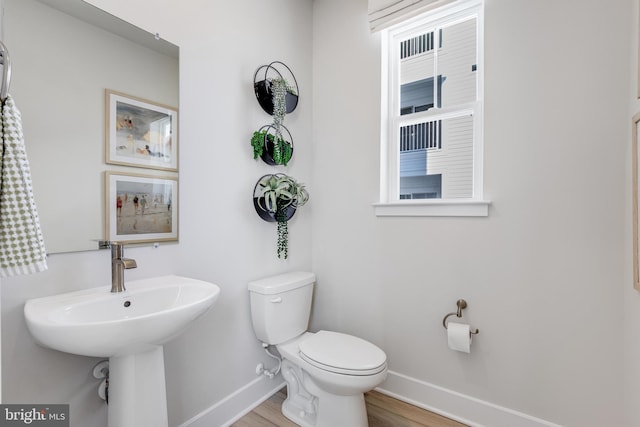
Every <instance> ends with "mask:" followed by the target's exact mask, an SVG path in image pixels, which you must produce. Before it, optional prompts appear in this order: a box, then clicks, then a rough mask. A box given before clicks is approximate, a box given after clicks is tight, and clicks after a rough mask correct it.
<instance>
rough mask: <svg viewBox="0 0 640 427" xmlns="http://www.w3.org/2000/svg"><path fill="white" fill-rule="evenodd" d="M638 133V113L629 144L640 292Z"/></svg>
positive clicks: (635, 264) (636, 282)
mask: <svg viewBox="0 0 640 427" xmlns="http://www.w3.org/2000/svg"><path fill="white" fill-rule="evenodd" d="M639 131H640V113H637V114H636V115H635V116H633V119H632V128H631V135H632V144H631V153H632V154H631V158H632V173H631V175H632V180H633V185H632V187H633V189H632V200H633V201H632V205H633V206H632V218H633V287H634V288H635V289H636V290H637V291H640V240H639V239H640V231H639V228H638V212H639V211H640V206H639V203H640V194H638V192H639V191H640V182H639V181H638V180H639V176H638V165H639V160H640V159H639V158H638V156H640V150H638V134H639Z"/></svg>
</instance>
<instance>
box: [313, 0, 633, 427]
mask: <svg viewBox="0 0 640 427" xmlns="http://www.w3.org/2000/svg"><path fill="white" fill-rule="evenodd" d="M631 3H632V2H631V1H630V0H619V1H615V2H589V3H586V4H585V3H584V2H581V1H578V0H573V1H564V2H555V3H553V4H552V3H549V2H543V3H541V2H529V1H525V0H515V1H514V0H486V70H485V84H486V86H485V89H486V94H487V95H486V108H485V119H486V120H485V174H484V175H485V195H486V196H487V198H488V199H490V200H492V202H493V203H492V206H491V209H490V214H489V217H488V218H467V219H465V218H376V217H374V213H373V208H372V207H371V203H373V202H375V201H376V200H377V197H378V161H379V154H378V139H379V131H378V126H379V118H378V117H379V110H378V104H379V102H378V99H379V98H378V97H379V79H380V71H379V70H380V64H379V60H378V58H379V49H378V46H379V36H378V35H370V34H369V32H368V28H367V23H366V19H367V17H366V14H367V1H366V0H354V1H350V2H342V1H339V0H314V68H313V75H314V82H313V83H314V99H313V101H314V102H313V112H314V116H313V129H314V131H313V135H314V151H313V162H314V165H315V168H314V176H313V182H314V183H318V182H322V187H321V189H320V190H319V191H316V194H315V204H314V218H313V241H312V247H313V267H314V270H315V271H316V272H317V274H318V287H317V299H316V306H315V317H314V327H316V328H320V327H322V328H335V329H340V330H345V331H348V332H352V333H355V334H358V335H361V336H363V337H366V338H369V339H370V340H372V341H374V342H376V343H377V344H379V345H380V346H381V347H382V348H383V349H384V350H385V351H386V352H387V355H388V357H389V365H390V369H391V370H392V371H394V373H393V374H392V375H391V380H390V381H389V382H388V383H387V384H384V385H383V386H382V387H383V388H386V389H387V390H388V391H391V392H394V393H397V394H400V395H404V396H410V397H412V398H413V399H414V400H416V401H417V402H418V403H421V404H423V405H426V406H432V407H435V409H437V410H445V411H449V412H451V413H452V414H453V415H455V416H457V417H461V418H467V419H468V420H470V421H475V422H476V423H482V424H484V425H491V426H492V427H494V426H500V425H504V426H510V427H513V426H515V425H529V424H525V423H526V422H529V421H531V420H530V419H528V418H527V417H525V416H524V415H521V414H515V417H511V418H509V421H503V420H499V419H498V418H499V416H502V415H504V413H505V412H508V411H501V410H499V408H498V410H496V411H494V409H495V408H493V407H492V406H491V405H490V404H493V405H499V406H501V407H506V408H509V409H510V410H513V411H518V412H520V413H523V414H529V415H531V416H534V417H537V418H539V419H543V420H547V421H549V422H553V423H558V424H561V425H566V426H579V427H585V426H594V427H596V426H603V425H608V426H614V425H616V426H618V425H623V415H622V414H623V403H622V402H623V390H622V387H621V384H622V378H623V369H622V360H623V350H624V346H623V344H622V340H623V338H624V337H625V334H624V333H623V328H622V323H623V308H624V305H623V297H624V294H625V292H628V293H630V291H623V286H624V288H625V289H628V288H629V286H631V282H630V280H628V279H629V277H628V274H627V273H626V272H627V271H630V269H629V268H625V262H624V261H625V259H626V257H628V255H627V254H628V252H629V251H630V249H631V248H630V246H629V244H628V243H629V242H628V240H627V238H626V237H625V233H624V232H625V231H628V230H629V227H627V225H628V224H629V221H630V215H629V214H630V209H628V196H629V191H628V190H629V188H628V184H627V183H628V175H627V174H626V173H625V171H626V168H627V164H629V163H630V161H629V157H628V152H629V150H628V148H629V136H630V134H629V122H630V115H629V111H628V107H627V100H628V99H629V93H630V90H631V89H630V86H629V79H628V70H629V69H630V67H629V52H630V49H631V47H630V40H631V39H630V37H631V36H630V35H631V19H632V18H631V17H632V16H637V14H636V15H633V14H632V13H631V12H632V10H631ZM594 58H597V61H594ZM327 88H331V90H327ZM336 95H337V97H336ZM354 167H355V173H353V171H354ZM327 170H330V171H331V173H326V172H327ZM345 185H348V188H349V191H340V190H336V191H334V192H331V188H332V187H334V188H335V187H337V188H338V189H344V187H345ZM345 241H348V242H349V244H345V243H344V242H345ZM627 267H628V266H627ZM634 297H635V295H634ZM458 298H465V299H466V300H467V301H468V303H469V308H468V309H467V310H466V311H465V319H466V320H468V321H469V322H470V323H472V325H473V326H475V327H478V328H480V335H479V336H478V337H477V338H476V339H474V345H473V351H472V353H471V354H470V355H466V354H461V353H454V352H452V351H450V350H448V349H447V346H446V334H445V331H444V329H443V327H442V323H441V322H442V318H443V316H444V315H445V314H446V313H448V312H451V311H454V310H455V302H456V300H457V299H458ZM627 336H628V335H627ZM636 351H637V349H636ZM636 360H637V359H636ZM635 366H636V367H637V362H636V364H635ZM407 377H408V378H407ZM633 377H634V378H635V379H636V382H637V375H634V376H633ZM630 382H631V380H630ZM413 386H415V387H417V388H419V389H420V390H421V391H422V392H423V394H422V395H420V394H414V395H412V393H413V390H412V389H411V387H413ZM440 388H444V389H445V391H443V390H442V389H440ZM446 390H450V391H453V392H455V393H447V392H446ZM456 393H461V394H462V395H463V396H462V397H461V396H457V395H455V394H456ZM443 395H446V397H448V398H449V399H450V400H455V399H458V400H456V401H458V402H462V404H461V405H458V406H457V407H453V408H450V407H446V405H445V404H446V403H448V401H446V400H443V401H442V402H444V403H443V404H442V406H439V405H440V404H439V403H437V402H436V401H435V400H434V399H432V398H431V397H432V396H434V397H438V398H440V397H443ZM464 396H468V397H472V398H475V399H480V400H481V401H484V402H487V403H488V404H486V405H480V406H482V407H483V409H484V410H485V412H487V411H488V412H490V414H489V415H488V416H485V415H483V414H481V413H480V412H478V411H476V410H474V409H473V408H472V407H474V406H476V403H477V402H476V401H473V399H466V398H465V397H464ZM494 413H495V414H494ZM494 415H495V416H494ZM491 417H493V418H491ZM514 422H515V423H514ZM535 422H537V423H538V424H534V425H540V423H542V421H540V420H537V421H535ZM629 425H637V423H635V424H629Z"/></svg>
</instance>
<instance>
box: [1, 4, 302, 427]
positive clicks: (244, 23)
mask: <svg viewBox="0 0 640 427" xmlns="http://www.w3.org/2000/svg"><path fill="white" fill-rule="evenodd" d="M91 3H92V4H95V5H97V6H99V7H102V8H104V9H105V10H107V11H109V12H112V13H114V14H116V15H118V16H120V17H123V18H124V19H126V20H129V21H132V22H133V23H134V24H137V25H139V26H142V27H143V28H145V29H148V30H149V31H151V32H154V33H155V32H159V33H160V34H161V35H162V36H163V37H164V38H166V39H168V40H170V41H172V42H174V43H176V44H178V45H179V46H180V48H181V51H180V81H181V86H180V114H181V116H180V137H181V138H180V139H181V141H180V144H181V146H180V203H181V205H180V209H181V210H180V244H179V245H162V246H161V247H160V248H159V249H158V250H154V249H152V248H150V247H142V248H131V249H127V256H131V257H133V258H136V260H137V261H138V268H137V269H136V270H128V271H127V273H126V277H127V278H129V279H134V278H138V277H149V276H154V275H158V274H163V273H169V272H172V273H178V274H183V275H187V276H191V277H196V278H200V279H205V280H210V281H212V282H215V283H217V284H218V285H220V287H221V296H220V299H219V300H218V302H217V303H216V306H215V307H214V308H213V309H212V310H211V311H210V312H209V313H208V314H206V315H205V316H204V317H203V318H201V319H199V320H198V322H197V323H196V324H195V325H194V326H193V327H192V328H191V329H190V330H189V331H187V332H186V333H185V334H184V335H183V336H181V337H180V338H178V339H177V340H175V341H174V342H172V343H170V344H168V345H167V346H166V347H165V363H166V374H167V393H168V405H169V422H170V425H171V426H176V425H178V424H180V423H183V422H185V421H187V420H189V419H191V418H192V417H195V416H196V415H198V414H199V413H200V412H201V411H205V410H207V409H210V408H211V407H212V406H213V405H215V404H217V403H219V402H220V401H222V400H223V399H224V398H226V397H227V396H229V395H231V394H232V393H234V392H236V391H238V390H241V389H242V388H243V387H245V386H247V385H248V384H250V383H251V382H252V381H254V379H256V376H255V367H256V365H257V364H258V363H259V362H264V363H265V364H267V366H271V364H272V363H273V361H272V360H271V359H268V358H267V357H266V356H265V354H264V352H263V351H262V349H261V347H260V344H259V342H258V341H257V340H256V339H255V337H254V335H253V330H252V328H251V323H250V317H249V300H248V293H247V288H246V284H247V282H248V281H250V280H253V279H256V278H259V277H262V276H265V275H269V274H274V273H278V272H282V271H286V270H291V269H309V268H310V267H311V248H310V245H309V243H308V242H309V241H310V239H311V237H310V232H311V226H310V224H311V222H310V221H311V212H312V205H313V197H314V188H313V187H312V186H311V185H310V186H309V190H310V192H311V197H312V200H311V202H310V203H309V204H308V205H307V206H305V207H304V208H302V209H301V210H300V212H298V214H296V216H295V217H294V219H293V220H292V221H291V223H290V227H289V235H290V247H289V249H290V252H289V260H287V261H281V260H278V259H277V258H276V227H275V224H271V223H266V222H264V221H262V220H260V219H259V218H258V216H257V215H256V214H255V212H254V208H253V203H252V193H253V188H254V185H255V182H256V181H257V180H258V179H259V178H260V177H261V176H262V175H263V174H265V173H270V172H273V171H284V170H285V169H284V168H282V167H278V168H273V167H268V166H266V165H265V164H263V163H262V162H260V163H258V162H257V161H254V160H253V153H252V148H251V145H250V138H251V135H252V133H253V131H254V130H257V129H258V128H259V127H260V126H262V125H264V124H268V123H270V119H269V116H267V115H266V113H264V112H263V111H262V110H261V109H260V107H259V105H258V103H257V101H256V100H255V96H254V93H253V75H254V72H255V70H256V69H257V68H258V67H259V66H260V65H263V64H268V63H269V62H271V61H274V60H281V61H284V62H285V63H286V64H287V65H289V66H290V67H291V69H292V70H293V71H294V72H295V75H296V78H297V80H298V84H299V86H300V92H301V98H300V103H299V105H298V108H297V110H296V111H295V112H294V113H292V114H291V115H290V116H287V118H286V119H285V124H286V126H287V127H288V128H289V130H290V131H291V133H292V135H293V138H294V143H295V144H296V152H295V154H294V158H293V160H292V161H291V163H290V164H289V166H288V167H287V168H286V171H287V173H290V174H291V175H292V176H294V177H296V178H297V179H299V180H300V181H302V182H306V183H309V181H310V178H311V172H310V168H311V147H310V140H311V125H310V120H311V96H310V95H311V3H310V2H309V1H300V0H272V1H269V2H261V1H253V0H242V1H234V2H228V1H223V0H216V1H201V0H190V1H180V2H172V1H163V2H159V1H156V0H140V1H136V2H131V1H129V0H126V1H125V0H121V1H117V2H114V1H98V0H95V1H91ZM149 11H153V13H149ZM51 173H55V165H53V166H52V169H51ZM49 267H50V268H49V271H48V272H46V273H44V274H39V275H34V276H27V277H21V278H12V279H6V280H3V281H2V317H3V318H2V325H3V336H2V339H3V346H2V347H3V348H2V350H3V357H2V362H3V368H4V369H3V374H4V375H3V381H4V389H3V392H4V396H3V397H4V398H5V399H4V400H5V401H6V402H7V403H11V402H43V401H44V402H60V403H66V402H70V403H71V416H72V419H73V421H72V423H73V425H74V426H83V427H85V426H86V427H94V426H95V427H102V426H105V425H106V408H105V405H104V403H103V402H102V401H100V400H99V399H98V397H97V394H96V393H97V386H98V381H97V380H94V379H93V378H92V377H91V373H90V370H91V367H92V366H93V364H94V363H95V362H96V361H97V359H91V358H84V357H75V356H71V355H65V354H62V353H58V352H55V351H50V350H46V349H43V348H40V347H38V346H37V345H36V344H35V343H34V342H33V340H32V339H31V337H30V336H29V333H28V331H27V329H26V325H25V324H24V320H23V317H22V307H23V304H24V301H25V300H26V299H28V298H33V297H37V296H43V295H48V294H52V293H56V292H63V291H68V290H72V289H77V288H82V287H89V286H97V285H99V284H100V285H103V284H106V283H109V280H110V279H109V275H110V270H109V268H110V267H109V254H108V253H107V251H102V252H92V253H80V254H65V255H54V256H51V257H50V259H49ZM275 385H277V383H276V382H273V381H269V380H266V379H265V380H264V381H261V382H259V383H258V384H255V385H253V387H252V388H254V389H256V390H258V392H259V391H261V390H263V389H267V388H273V387H274V386H275ZM250 388H251V387H250ZM254 394H255V393H254ZM244 396H245V395H240V399H239V400H240V404H239V405H236V407H237V408H239V409H235V411H236V412H233V415H235V414H237V412H239V411H241V410H242V409H244V408H246V407H248V406H249V405H250V404H251V403H253V400H251V401H242V399H243V398H244V399H246V398H245V397H244ZM249 397H250V398H253V395H249ZM216 409H217V407H216V408H214V411H213V412H214V413H215V412H216ZM232 409H233V408H232ZM221 416H222V417H224V416H226V413H225V414H223V415H221ZM210 420H213V421H211V422H209V425H220V424H221V423H222V421H224V420H222V421H219V420H218V419H217V418H210Z"/></svg>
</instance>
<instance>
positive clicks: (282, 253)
mask: <svg viewBox="0 0 640 427" xmlns="http://www.w3.org/2000/svg"><path fill="white" fill-rule="evenodd" d="M276 221H277V222H278V243H277V254H278V258H280V259H287V258H288V257H289V226H288V221H287V213H286V208H283V207H281V206H278V209H277V210H276Z"/></svg>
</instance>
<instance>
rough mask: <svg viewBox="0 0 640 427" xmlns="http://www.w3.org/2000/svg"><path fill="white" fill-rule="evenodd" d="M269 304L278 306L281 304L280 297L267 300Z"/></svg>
mask: <svg viewBox="0 0 640 427" xmlns="http://www.w3.org/2000/svg"><path fill="white" fill-rule="evenodd" d="M269 302H272V303H274V304H279V303H281V302H282V297H275V298H271V299H270V300H269Z"/></svg>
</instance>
